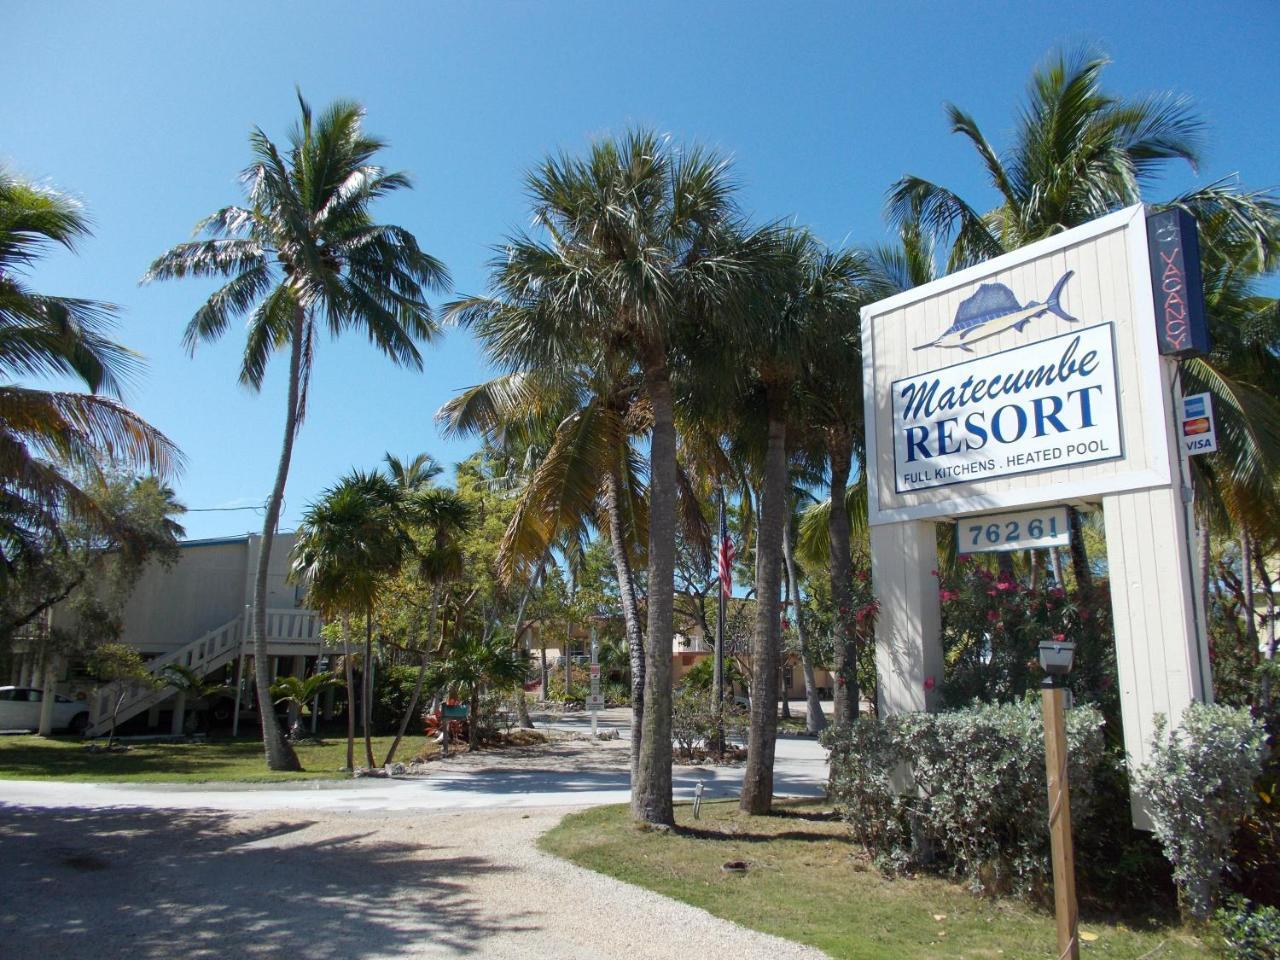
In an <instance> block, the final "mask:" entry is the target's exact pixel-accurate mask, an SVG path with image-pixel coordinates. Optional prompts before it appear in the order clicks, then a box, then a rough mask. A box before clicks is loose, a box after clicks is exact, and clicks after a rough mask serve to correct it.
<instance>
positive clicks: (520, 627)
mask: <svg viewBox="0 0 1280 960" xmlns="http://www.w3.org/2000/svg"><path fill="white" fill-rule="evenodd" d="M546 565H547V555H546V554H545V553H544V554H543V555H542V559H541V560H539V561H538V569H537V570H535V571H534V574H533V576H532V577H530V578H529V582H528V583H526V584H525V585H524V593H523V594H521V596H520V606H519V607H518V608H517V609H516V637H515V647H516V649H517V650H519V649H520V641H521V640H522V639H524V635H525V634H526V633H528V632H529V627H528V625H527V624H525V622H524V611H525V607H526V606H527V605H528V603H529V594H530V593H532V592H533V589H534V587H535V586H536V585H537V584H539V583H541V582H542V575H543V571H544V569H545V567H546ZM527 662H528V661H526V663H527ZM516 713H517V714H519V716H520V726H521V727H522V728H523V729H525V730H532V729H533V718H532V717H530V716H529V701H528V699H526V697H525V695H524V684H521V685H520V689H519V690H517V691H516Z"/></svg>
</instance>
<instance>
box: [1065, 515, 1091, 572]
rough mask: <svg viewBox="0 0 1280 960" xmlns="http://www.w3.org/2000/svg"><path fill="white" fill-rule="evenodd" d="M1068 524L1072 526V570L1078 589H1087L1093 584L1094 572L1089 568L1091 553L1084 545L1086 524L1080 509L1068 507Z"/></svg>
mask: <svg viewBox="0 0 1280 960" xmlns="http://www.w3.org/2000/svg"><path fill="white" fill-rule="evenodd" d="M1067 525H1068V526H1069V527H1070V528H1071V572H1072V573H1074V574H1075V576H1076V591H1077V592H1080V591H1087V590H1089V589H1090V588H1091V587H1092V586H1093V574H1092V573H1091V572H1090V570H1089V553H1088V551H1087V550H1086V549H1085V546H1084V526H1083V524H1081V522H1080V511H1079V510H1077V509H1076V508H1075V507H1067Z"/></svg>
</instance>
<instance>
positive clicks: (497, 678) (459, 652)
mask: <svg viewBox="0 0 1280 960" xmlns="http://www.w3.org/2000/svg"><path fill="white" fill-rule="evenodd" d="M437 670H438V676H439V683H440V685H441V686H443V687H445V688H447V689H448V691H449V693H450V694H451V695H452V696H465V697H466V698H467V701H468V703H469V706H470V709H469V711H468V712H469V714H470V718H471V722H470V723H469V724H468V734H469V743H470V746H471V749H473V750H475V749H478V748H479V746H480V694H481V693H482V692H483V691H484V690H485V689H491V690H508V689H512V688H514V687H516V686H518V685H519V684H522V683H523V682H524V678H525V673H526V670H527V665H526V663H525V658H524V655H523V654H522V653H521V652H520V651H517V650H513V649H512V648H511V646H510V645H509V644H507V643H503V642H501V641H498V642H495V641H494V640H493V639H492V638H487V639H486V638H483V637H479V636H476V635H474V634H469V633H468V634H464V635H463V636H461V637H459V638H458V639H457V640H455V642H454V643H453V644H452V645H451V646H450V647H449V648H448V650H447V652H446V653H445V657H444V660H442V661H441V663H440V664H439V666H438V667H437Z"/></svg>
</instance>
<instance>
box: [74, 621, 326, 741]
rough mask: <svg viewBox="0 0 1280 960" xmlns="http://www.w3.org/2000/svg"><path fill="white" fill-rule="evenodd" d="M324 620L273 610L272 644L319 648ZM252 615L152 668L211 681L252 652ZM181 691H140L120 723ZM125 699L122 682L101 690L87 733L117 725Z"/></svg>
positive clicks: (130, 696) (128, 700) (129, 697)
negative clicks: (178, 670)
mask: <svg viewBox="0 0 1280 960" xmlns="http://www.w3.org/2000/svg"><path fill="white" fill-rule="evenodd" d="M320 625H321V624H320V617H319V615H318V614H317V613H316V612H315V611H314V610H268V611H267V643H269V644H270V645H271V646H273V647H277V648H278V647H280V646H281V645H285V646H289V645H295V644H296V645H297V646H300V647H301V646H307V647H310V646H314V645H315V644H316V643H318V642H319V638H320ZM245 628H246V615H245V614H241V615H239V616H237V617H235V618H234V619H232V620H228V621H227V622H226V623H224V624H222V625H221V626H218V627H214V628H213V629H212V630H210V631H209V632H208V633H206V634H204V635H203V636H200V637H197V638H196V639H195V640H192V641H191V642H190V643H188V644H186V645H185V646H182V647H179V648H178V649H177V650H171V651H170V652H168V653H163V654H161V655H160V656H158V657H155V658H153V659H151V660H148V661H147V670H148V672H149V673H151V675H152V676H154V677H163V676H164V669H165V668H166V667H168V666H169V665H170V664H177V665H179V666H182V667H186V668H188V669H190V670H193V671H195V672H196V673H197V674H199V675H200V676H201V677H206V676H208V675H209V674H210V673H212V672H213V671H214V670H217V669H219V668H220V667H224V666H226V665H227V664H228V663H230V662H231V661H232V660H234V659H235V657H236V656H238V655H239V653H240V651H241V647H242V646H243V647H244V648H245V651H244V652H245V653H250V654H251V653H252V652H253V651H252V649H250V648H249V643H248V639H249V638H248V636H247V635H246V630H245ZM176 692H177V690H176V688H174V687H173V686H170V685H169V684H161V685H160V686H155V687H136V686H135V688H134V689H133V690H132V691H130V692H129V693H127V694H126V695H125V699H124V702H123V703H122V704H121V705H120V709H119V712H118V713H117V714H116V723H117V724H120V723H124V722H125V721H126V720H129V719H132V718H133V717H136V716H137V715H138V714H140V713H142V711H144V710H150V709H151V708H152V707H154V706H156V705H157V704H160V703H163V702H164V701H165V700H167V699H169V698H170V697H171V696H173V695H174V693H176ZM119 695H120V686H119V684H109V685H107V686H105V687H102V688H101V689H99V690H98V691H97V693H96V695H95V697H94V699H93V701H92V704H93V711H92V712H93V723H92V724H91V725H90V727H89V729H88V730H87V731H86V735H87V736H90V737H96V736H101V735H102V734H103V733H106V732H107V730H108V728H109V727H110V726H111V712H112V709H113V707H114V705H115V701H116V699H117V698H118V697H119Z"/></svg>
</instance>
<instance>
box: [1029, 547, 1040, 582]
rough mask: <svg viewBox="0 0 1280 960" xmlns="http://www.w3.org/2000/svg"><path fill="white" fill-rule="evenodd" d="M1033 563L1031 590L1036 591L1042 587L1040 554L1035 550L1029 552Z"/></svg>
mask: <svg viewBox="0 0 1280 960" xmlns="http://www.w3.org/2000/svg"><path fill="white" fill-rule="evenodd" d="M1027 555H1028V556H1029V557H1030V563H1031V589H1032V590H1035V589H1037V588H1038V587H1039V586H1040V554H1039V552H1037V551H1035V550H1029V551H1027Z"/></svg>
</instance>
